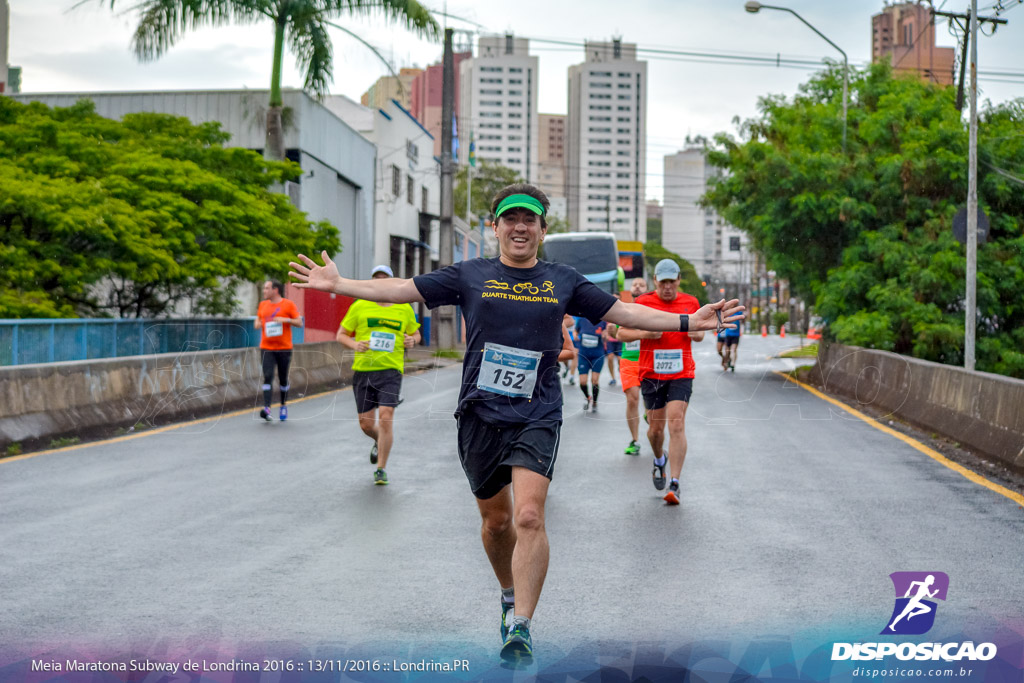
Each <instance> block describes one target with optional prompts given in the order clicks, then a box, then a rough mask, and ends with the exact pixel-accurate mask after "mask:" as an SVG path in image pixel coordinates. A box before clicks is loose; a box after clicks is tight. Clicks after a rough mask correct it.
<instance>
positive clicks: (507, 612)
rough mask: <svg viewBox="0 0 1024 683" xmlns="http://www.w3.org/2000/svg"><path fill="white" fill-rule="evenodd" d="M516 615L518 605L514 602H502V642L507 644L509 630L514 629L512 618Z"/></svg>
mask: <svg viewBox="0 0 1024 683" xmlns="http://www.w3.org/2000/svg"><path fill="white" fill-rule="evenodd" d="M515 614H516V604H515V603H514V602H505V601H504V600H502V601H501V642H503V643H504V642H505V638H507V637H508V630H509V629H510V628H511V627H512V617H514V616H515Z"/></svg>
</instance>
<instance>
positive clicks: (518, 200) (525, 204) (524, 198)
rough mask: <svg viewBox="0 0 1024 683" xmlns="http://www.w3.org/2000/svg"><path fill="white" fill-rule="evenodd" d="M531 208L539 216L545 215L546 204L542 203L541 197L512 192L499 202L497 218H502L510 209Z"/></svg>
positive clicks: (495, 215) (495, 214)
mask: <svg viewBox="0 0 1024 683" xmlns="http://www.w3.org/2000/svg"><path fill="white" fill-rule="evenodd" d="M520 208H522V209H529V210H530V211H533V212H534V213H535V214H537V215H538V216H543V215H544V205H543V204H541V203H540V200H539V199H536V198H535V197H531V196H530V195H528V194H512V195H509V196H508V197H505V198H504V199H502V200H501V203H500V204H498V210H497V211H495V212H494V217H495V218H500V217H501V214H503V213H505V212H506V211H508V210H509V209H520Z"/></svg>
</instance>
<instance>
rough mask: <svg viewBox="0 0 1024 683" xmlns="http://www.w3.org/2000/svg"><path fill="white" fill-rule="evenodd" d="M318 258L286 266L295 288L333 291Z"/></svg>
mask: <svg viewBox="0 0 1024 683" xmlns="http://www.w3.org/2000/svg"><path fill="white" fill-rule="evenodd" d="M320 258H322V259H323V260H324V265H322V266H318V265H317V264H316V262H314V261H313V259H311V258H309V257H308V256H305V255H303V254H299V255H298V259H299V260H300V261H302V263H303V264H305V265H301V264H298V263H295V262H294V261H292V262H291V263H289V264H288V265H289V266H291V269H292V272H290V273H288V277H291V278H294V279H295V280H298V282H296V283H293V284H294V285H295V286H296V287H298V288H299V289H319V290H322V291H324V292H333V291H334V286H335V285H336V284H337V283H338V282H339V281H340V280H341V276H340V275H339V274H338V265H337V264H336V263H335V262H334V261H332V260H331V257H330V256H328V254H327V252H326V251H322V252H320ZM712 315H713V314H712Z"/></svg>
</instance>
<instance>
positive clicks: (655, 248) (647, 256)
mask: <svg viewBox="0 0 1024 683" xmlns="http://www.w3.org/2000/svg"><path fill="white" fill-rule="evenodd" d="M666 258H670V259H672V260H673V261H675V262H676V263H677V264H679V290H680V291H682V292H686V293H687V294H689V295H691V296H695V297H697V301H699V302H700V305H701V306H703V305H704V304H706V303H707V302H708V293H707V291H706V290H705V288H704V286H703V285H701V279H700V276H699V275H697V269H696V268H694V267H693V264H692V263H690V262H689V261H687V260H686V259H684V258H683V257H682V256H680V255H679V254H676V253H674V252H671V251H669V250H668V249H666V248H665V247H663V246H661V245H660V244H658V243H656V242H652V241H650V240H648V241H647V242H646V243H644V272H645V273H646V274H647V279H648V280H651V279H653V278H654V266H656V265H657V264H658V261H660V260H662V259H666Z"/></svg>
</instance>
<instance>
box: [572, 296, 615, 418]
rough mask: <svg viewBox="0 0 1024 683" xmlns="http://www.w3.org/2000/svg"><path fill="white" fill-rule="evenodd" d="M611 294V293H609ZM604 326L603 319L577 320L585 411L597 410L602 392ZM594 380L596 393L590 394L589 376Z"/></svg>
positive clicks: (581, 385) (581, 386) (581, 384)
mask: <svg viewBox="0 0 1024 683" xmlns="http://www.w3.org/2000/svg"><path fill="white" fill-rule="evenodd" d="M609 296H610V295H609ZM604 328H605V323H604V321H601V322H599V323H597V324H596V325H595V324H594V323H593V322H591V321H590V320H587V319H586V318H579V319H578V320H577V321H576V333H577V334H579V337H580V359H579V363H580V391H582V392H583V395H584V396H586V398H587V401H586V403H584V404H583V412H587V410H588V409H590V410H595V411H596V410H597V397H598V394H599V393H600V392H601V369H602V368H603V367H604ZM588 373H589V376H590V378H591V379H592V380H593V381H594V386H593V388H594V395H593V396H591V395H590V386H589V385H588V384H587V376H588Z"/></svg>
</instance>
